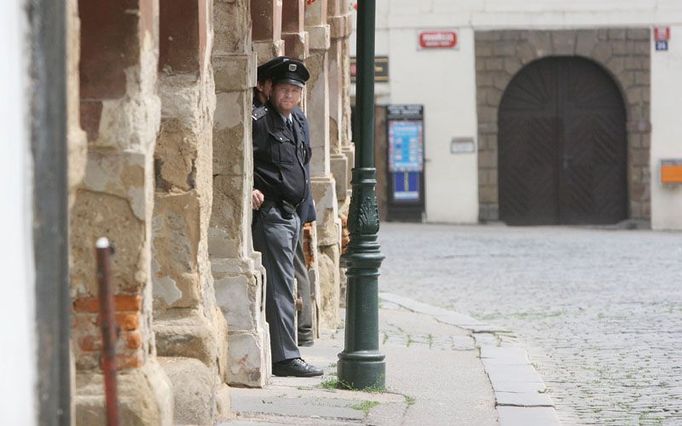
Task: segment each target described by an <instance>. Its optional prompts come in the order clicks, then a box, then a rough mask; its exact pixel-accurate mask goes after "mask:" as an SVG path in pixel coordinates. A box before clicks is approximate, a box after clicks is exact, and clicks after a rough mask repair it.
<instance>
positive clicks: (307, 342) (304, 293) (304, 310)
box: [253, 56, 317, 346]
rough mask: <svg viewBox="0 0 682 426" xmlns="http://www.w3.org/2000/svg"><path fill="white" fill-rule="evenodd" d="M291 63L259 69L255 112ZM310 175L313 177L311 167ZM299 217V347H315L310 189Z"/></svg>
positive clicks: (274, 62)
mask: <svg viewBox="0 0 682 426" xmlns="http://www.w3.org/2000/svg"><path fill="white" fill-rule="evenodd" d="M289 60H290V58H288V57H286V56H277V57H275V58H272V59H270V60H269V61H267V62H265V63H264V64H262V65H260V66H259V67H258V82H257V84H256V87H255V88H254V94H253V107H254V109H255V108H258V107H261V106H263V105H265V104H266V103H267V101H268V99H269V98H270V92H271V91H272V78H271V77H272V76H271V74H272V69H273V68H275V67H276V66H278V65H279V64H281V63H282V62H287V61H289ZM292 115H293V117H294V119H296V120H298V122H299V124H300V125H301V126H302V128H303V133H304V135H305V137H304V140H305V143H307V144H308V145H307V146H309V135H310V131H309V129H308V120H307V119H306V117H305V114H304V113H303V111H302V110H301V109H300V108H299V107H298V106H296V108H295V109H294V111H293V112H292ZM308 174H309V175H310V168H309V164H308ZM297 213H298V217H299V219H301V232H300V234H299V238H298V244H296V253H295V256H294V271H295V276H296V285H297V290H298V295H299V296H300V297H301V299H302V301H303V303H302V306H301V310H300V312H299V313H298V345H299V346H312V345H313V343H314V340H313V303H312V292H311V288H310V278H309V276H308V267H307V265H306V260H305V254H304V252H303V225H304V224H306V223H310V222H314V221H315V219H316V218H317V215H316V212H315V203H314V201H313V197H312V193H311V192H310V188H308V197H307V198H306V200H305V201H304V202H303V203H301V204H300V206H299V207H298V210H297Z"/></svg>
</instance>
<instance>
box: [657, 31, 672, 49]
mask: <svg viewBox="0 0 682 426" xmlns="http://www.w3.org/2000/svg"><path fill="white" fill-rule="evenodd" d="M669 41H670V27H655V28H654V46H656V51H657V52H663V51H666V50H668V42H669Z"/></svg>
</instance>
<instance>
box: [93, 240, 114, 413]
mask: <svg viewBox="0 0 682 426" xmlns="http://www.w3.org/2000/svg"><path fill="white" fill-rule="evenodd" d="M95 247H96V253H97V283H98V284H99V302H100V303H99V318H100V323H101V326H102V372H103V373H104V395H105V397H106V415H107V425H108V426H118V424H119V422H118V395H117V394H118V390H117V383H116V335H117V331H116V321H115V319H114V311H115V310H116V308H115V306H114V292H113V289H112V288H111V252H112V248H111V245H110V244H109V240H108V239H107V238H105V237H102V238H99V239H98V240H97V243H96V244H95Z"/></svg>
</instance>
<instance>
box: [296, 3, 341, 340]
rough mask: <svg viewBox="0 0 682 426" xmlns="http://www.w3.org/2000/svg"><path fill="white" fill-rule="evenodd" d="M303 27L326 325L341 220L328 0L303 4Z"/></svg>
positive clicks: (334, 304)
mask: <svg viewBox="0 0 682 426" xmlns="http://www.w3.org/2000/svg"><path fill="white" fill-rule="evenodd" d="M305 29H306V31H307V32H308V37H309V51H310V55H309V56H308V58H307V59H306V66H307V67H308V70H309V71H310V80H309V81H308V83H307V85H306V95H307V97H306V103H307V116H308V121H309V123H310V140H311V145H312V149H313V158H312V161H311V167H310V172H311V183H312V191H313V197H314V199H315V207H316V210H317V227H316V228H317V249H318V268H319V277H320V282H319V286H320V292H321V299H322V301H321V302H322V309H321V313H322V315H321V318H320V319H321V321H322V323H323V324H324V325H325V326H328V327H332V328H333V327H335V326H336V325H337V324H338V320H339V318H338V315H339V312H338V309H339V283H340V278H339V257H340V254H341V249H340V241H341V221H340V219H339V217H338V201H337V197H336V184H335V181H334V176H332V173H331V165H330V163H331V162H330V142H329V121H330V120H329V59H328V52H329V46H330V29H329V25H328V24H327V1H326V0H316V1H315V2H313V3H309V4H308V5H307V6H306V8H305Z"/></svg>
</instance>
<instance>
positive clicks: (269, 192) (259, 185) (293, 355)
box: [252, 59, 322, 377]
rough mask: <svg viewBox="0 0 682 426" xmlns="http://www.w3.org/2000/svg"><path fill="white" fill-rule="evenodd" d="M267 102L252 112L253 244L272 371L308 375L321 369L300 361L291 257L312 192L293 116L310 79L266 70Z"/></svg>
mask: <svg viewBox="0 0 682 426" xmlns="http://www.w3.org/2000/svg"><path fill="white" fill-rule="evenodd" d="M269 73H270V77H271V80H272V90H271V93H270V98H269V100H268V101H267V103H266V104H265V105H263V106H261V107H258V108H255V109H254V110H253V157H254V182H253V187H254V190H253V193H252V204H253V208H254V209H255V210H256V212H255V214H254V219H253V245H254V248H255V249H256V250H258V251H260V252H261V253H262V256H263V265H264V266H265V269H266V271H267V292H266V301H265V314H266V318H267V321H268V324H269V326H270V347H271V353H272V363H273V364H272V372H273V374H274V375H276V376H298V377H309V376H319V375H322V370H321V369H319V368H317V367H314V366H312V365H310V364H308V363H306V362H305V361H304V360H302V359H301V356H300V352H299V350H298V347H297V345H296V339H295V335H296V330H295V328H294V315H295V302H294V256H295V254H294V253H295V250H296V244H297V242H298V239H299V234H300V230H301V219H300V217H299V213H298V212H297V210H298V208H299V207H300V206H301V204H302V203H304V202H305V201H306V199H307V198H308V196H309V193H310V176H309V172H308V163H309V161H310V143H309V141H308V140H307V139H308V137H307V134H306V132H305V131H304V125H303V123H301V122H300V120H299V119H298V118H297V117H296V116H295V115H294V112H295V110H296V108H297V106H298V104H299V102H300V101H301V94H302V91H303V87H304V85H305V82H306V81H307V80H308V78H309V77H310V74H309V73H308V70H307V69H306V68H305V66H304V65H303V63H302V62H300V61H297V60H294V59H289V60H286V61H282V62H281V63H280V64H277V65H275V66H273V67H272V68H271V69H270V71H269Z"/></svg>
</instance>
